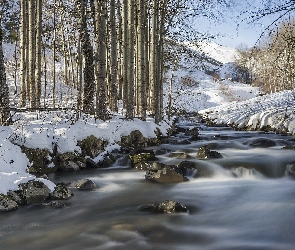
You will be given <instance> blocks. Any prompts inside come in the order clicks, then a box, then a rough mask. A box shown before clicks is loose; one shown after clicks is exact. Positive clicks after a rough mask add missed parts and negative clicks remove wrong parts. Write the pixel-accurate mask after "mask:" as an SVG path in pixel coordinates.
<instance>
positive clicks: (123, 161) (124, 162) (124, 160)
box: [117, 155, 131, 167]
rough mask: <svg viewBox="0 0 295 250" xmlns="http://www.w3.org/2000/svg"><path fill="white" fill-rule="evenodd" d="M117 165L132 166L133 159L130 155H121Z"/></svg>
mask: <svg viewBox="0 0 295 250" xmlns="http://www.w3.org/2000/svg"><path fill="white" fill-rule="evenodd" d="M117 165H118V166H128V167H131V160H130V157H129V155H124V156H121V157H120V158H118V159H117Z"/></svg>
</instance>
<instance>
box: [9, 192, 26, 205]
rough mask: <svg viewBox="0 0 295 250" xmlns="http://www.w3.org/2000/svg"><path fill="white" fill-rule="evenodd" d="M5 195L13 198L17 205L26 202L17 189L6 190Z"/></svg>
mask: <svg viewBox="0 0 295 250" xmlns="http://www.w3.org/2000/svg"><path fill="white" fill-rule="evenodd" d="M7 195H8V196H9V197H10V198H11V199H12V200H14V201H15V202H16V203H17V204H18V205H24V204H26V200H25V199H24V198H23V197H21V195H20V191H19V190H16V191H12V190H10V191H8V192H7Z"/></svg>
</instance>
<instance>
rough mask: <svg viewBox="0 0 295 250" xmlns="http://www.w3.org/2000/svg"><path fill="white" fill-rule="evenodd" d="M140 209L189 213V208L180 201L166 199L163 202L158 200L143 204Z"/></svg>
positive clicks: (156, 211) (168, 212) (155, 211)
mask: <svg viewBox="0 0 295 250" xmlns="http://www.w3.org/2000/svg"><path fill="white" fill-rule="evenodd" d="M139 209H140V211H149V212H154V213H167V214H171V213H188V212H189V211H188V209H187V208H186V207H185V206H184V205H182V204H181V203H180V202H176V201H172V200H166V201H163V202H160V203H158V202H156V203H153V204H150V205H144V206H141V207H140V208H139Z"/></svg>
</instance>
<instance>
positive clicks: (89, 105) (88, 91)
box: [76, 0, 94, 113]
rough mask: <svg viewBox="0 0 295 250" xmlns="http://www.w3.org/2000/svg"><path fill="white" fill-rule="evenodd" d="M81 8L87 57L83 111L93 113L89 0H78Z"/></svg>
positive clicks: (80, 25)
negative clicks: (88, 23) (88, 24)
mask: <svg viewBox="0 0 295 250" xmlns="http://www.w3.org/2000/svg"><path fill="white" fill-rule="evenodd" d="M76 5H77V6H78V10H79V15H80V16H79V25H78V26H79V32H80V39H81V49H82V52H83V55H84V59H85V67H84V72H83V74H84V95H83V111H84V112H85V113H93V111H94V109H93V97H94V59H93V47H92V44H91V42H90V37H89V33H88V27H87V16H86V10H87V1H86V0H76Z"/></svg>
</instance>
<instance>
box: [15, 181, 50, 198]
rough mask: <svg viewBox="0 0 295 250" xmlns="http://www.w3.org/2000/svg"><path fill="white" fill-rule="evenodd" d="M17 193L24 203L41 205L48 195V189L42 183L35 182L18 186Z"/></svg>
mask: <svg viewBox="0 0 295 250" xmlns="http://www.w3.org/2000/svg"><path fill="white" fill-rule="evenodd" d="M19 191H20V195H21V197H23V198H24V199H25V200H26V203H42V202H43V201H45V200H46V199H47V198H48V197H49V194H50V189H49V188H48V187H47V186H46V185H45V184H44V183H43V182H42V181H37V180H30V181H28V182H27V183H23V184H20V185H19Z"/></svg>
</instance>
